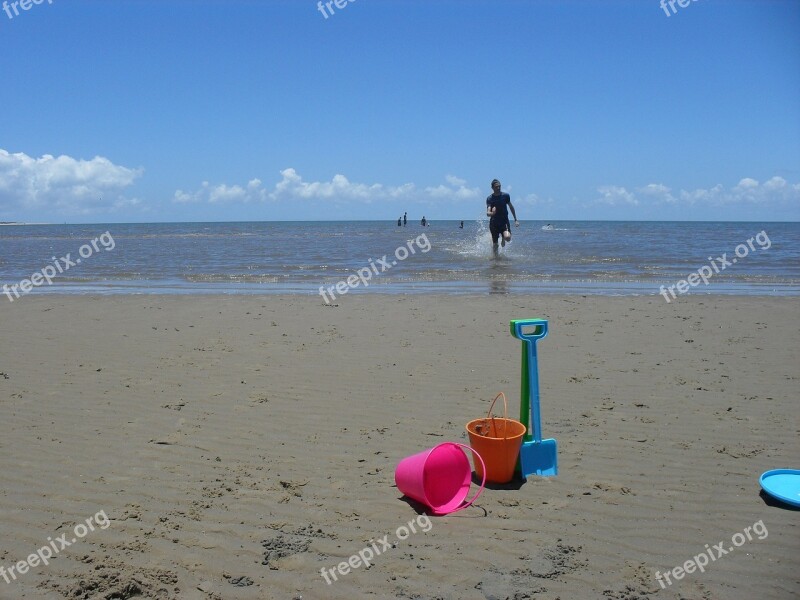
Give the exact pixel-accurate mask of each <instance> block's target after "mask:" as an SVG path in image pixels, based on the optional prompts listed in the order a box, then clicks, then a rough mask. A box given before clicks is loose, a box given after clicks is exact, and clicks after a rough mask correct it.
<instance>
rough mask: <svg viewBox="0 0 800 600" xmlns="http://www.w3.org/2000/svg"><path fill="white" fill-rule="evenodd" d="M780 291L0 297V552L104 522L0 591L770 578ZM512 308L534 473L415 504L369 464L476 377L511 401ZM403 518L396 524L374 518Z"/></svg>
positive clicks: (790, 354) (704, 592) (792, 311)
mask: <svg viewBox="0 0 800 600" xmlns="http://www.w3.org/2000/svg"><path fill="white" fill-rule="evenodd" d="M799 308H800V300H798V299H796V298H758V297H714V296H696V297H682V298H679V299H678V300H676V301H673V302H672V303H670V304H667V303H666V302H665V301H664V300H663V298H661V297H660V296H654V297H637V298H632V297H625V298H611V297H597V296H590V297H581V296H570V297H557V296H545V297H535V296H514V295H510V296H505V295H502V296H482V297H466V296H402V295H398V296H392V295H351V296H347V297H344V298H342V299H341V300H340V301H339V304H338V306H325V305H324V304H323V303H322V302H321V300H320V298H319V297H318V296H263V297H254V296H249V297H248V296H180V297H168V296H119V297H93V296H85V297H68V296H55V295H44V294H42V295H39V296H36V295H35V294H32V295H30V296H27V297H24V298H21V299H19V300H17V301H15V302H13V303H10V302H7V301H5V299H4V300H3V303H2V308H0V327H1V328H2V332H3V350H2V357H1V358H0V372H2V373H3V375H0V414H2V419H0V457H2V481H3V483H2V491H0V567H3V568H5V569H6V572H8V569H9V567H11V566H12V565H15V564H16V563H18V562H19V561H23V560H26V559H27V557H28V556H29V555H30V554H32V553H34V552H36V550H37V549H39V548H41V547H42V546H45V545H46V544H48V538H52V539H53V540H54V542H53V543H54V544H55V543H56V542H55V540H56V538H57V537H59V536H62V535H66V536H67V537H66V538H65V539H67V540H68V541H69V538H70V537H75V535H74V531H75V526H76V524H79V523H85V521H86V519H87V518H89V517H92V516H93V515H98V514H101V513H102V514H104V515H107V516H108V518H109V519H110V525H108V526H107V527H106V528H100V527H95V530H94V531H88V532H87V533H86V535H85V536H84V537H83V539H76V541H75V543H74V544H71V545H70V546H69V547H66V548H64V549H63V550H60V551H59V552H58V553H57V555H56V557H55V558H53V559H51V561H49V564H48V565H43V564H38V565H37V566H34V567H32V568H30V570H29V571H28V572H26V573H25V574H17V572H15V573H14V575H15V576H16V577H17V579H16V580H14V579H13V578H12V580H11V582H10V583H6V582H5V581H4V580H3V579H2V577H0V598H2V599H3V600H12V599H14V600H15V599H18V598H29V599H39V598H42V599H51V598H52V599H61V598H76V599H77V598H90V599H99V598H103V599H107V598H117V599H125V598H163V599H173V598H175V599H178V598H180V599H209V598H212V599H224V600H228V599H232V600H237V599H273V598H274V599H286V600H289V599H292V598H300V597H302V598H303V599H317V598H342V599H347V598H420V599H432V598H447V599H481V598H497V599H501V598H516V599H521V598H544V599H556V598H562V599H564V600H566V599H571V598H601V599H603V598H605V599H635V598H659V599H661V598H666V599H672V598H674V599H677V598H687V599H695V598H696V599H704V600H709V599H717V598H720V599H739V598H741V599H745V598H747V599H752V598H793V597H796V596H797V595H798V594H800V574H798V573H800V568H799V567H800V527H799V526H800V510H791V509H788V508H786V507H783V506H779V505H776V504H775V503H774V502H772V501H771V500H769V498H768V497H766V496H764V495H763V494H761V493H760V488H759V484H758V477H759V475H760V474H761V473H762V472H763V471H765V470H768V469H774V468H800V460H799V458H800V444H799V443H798V428H799V426H800V423H799V420H798V414H799V413H800V409H798V398H797V392H798V377H800V374H799V373H798V364H800V361H799V360H798V358H800V356H799V353H798V345H797V344H798V339H799V338H798V333H799V332H800V310H798V309H799ZM534 317H543V318H547V319H548V320H549V324H550V333H549V335H548V337H547V338H546V339H544V340H542V341H540V342H539V345H538V348H539V369H540V380H541V398H542V400H541V401H542V420H543V430H544V434H545V437H554V438H556V439H557V440H558V458H559V467H560V472H559V474H558V476H557V477H553V478H538V477H532V478H530V479H529V480H528V481H527V482H525V483H524V484H522V483H520V482H517V483H512V484H509V485H502V486H497V485H494V486H492V489H487V490H486V491H485V492H484V493H483V495H482V496H481V497H480V498H479V499H478V501H477V503H476V506H474V507H470V508H468V509H466V510H464V511H462V512H459V513H457V514H455V515H452V516H447V517H430V527H423V524H424V523H427V521H426V520H425V519H424V517H422V516H420V514H419V512H418V510H419V506H418V505H416V504H413V503H409V502H407V501H405V500H403V499H401V494H400V493H399V492H398V490H397V488H396V487H395V485H394V469H395V466H396V465H397V463H398V462H399V461H400V459H402V458H404V457H406V456H408V455H411V454H414V453H416V452H419V451H421V450H424V449H425V448H430V447H432V446H434V445H436V444H438V443H440V442H443V441H448V440H452V441H465V439H466V436H465V430H464V426H465V424H466V423H467V422H468V421H470V420H472V419H475V418H478V417H480V416H481V415H482V414H485V411H486V410H487V409H488V407H489V404H490V402H491V400H492V398H493V397H494V396H495V394H496V393H497V392H499V391H504V392H505V393H506V394H507V395H508V397H509V402H510V412H511V413H512V414H513V415H516V414H517V411H518V407H519V377H520V373H519V370H520V365H519V357H520V342H518V341H517V340H515V339H513V338H512V337H511V336H510V335H509V332H508V323H509V320H510V319H514V318H534ZM473 489H474V488H473ZM95 522H99V521H98V520H95ZM409 522H413V523H415V524H416V525H417V527H416V529H417V531H416V533H410V534H409V535H408V536H407V539H404V540H400V539H398V536H397V535H396V534H397V533H398V528H400V527H401V526H404V525H406V526H407V525H408V523H409ZM758 522H763V526H764V528H763V529H760V528H759V527H758V526H757V527H756V528H755V529H754V528H753V525H754V524H756V523H758ZM106 523H108V522H106ZM423 528H424V529H427V531H423V530H422V529H423ZM748 528H750V529H749V530H748V532H752V535H751V537H752V540H746V538H745V540H746V541H744V542H743V543H742V544H741V545H740V547H737V548H734V549H733V550H732V551H730V552H728V553H727V554H726V555H724V556H720V557H719V558H716V552H715V554H714V556H715V560H714V561H713V562H712V561H709V564H708V566H706V567H705V572H702V573H701V572H697V571H696V572H694V573H691V574H687V575H685V576H684V577H682V578H681V579H679V580H676V579H674V578H673V579H672V580H671V581H672V584H671V585H666V582H664V587H663V588H662V587H661V585H660V584H659V583H658V581H657V580H656V578H655V572H656V571H657V570H658V571H660V572H662V573H663V572H665V571H670V570H672V569H673V568H674V567H677V566H679V565H683V564H684V563H685V562H686V561H688V560H690V559H692V557H693V556H695V555H699V554H701V553H703V552H706V545H708V547H709V548H711V547H712V546H715V545H717V544H718V543H719V542H724V544H723V547H724V548H725V549H726V550H727V548H729V547H732V546H733V545H732V541H731V540H732V539H734V538H735V539H736V540H737V541H741V540H742V539H743V537H744V535H745V533H744V532H745V530H746V529H748ZM758 531H762V532H768V533H767V535H763V536H756V533H757V532H758ZM401 533H404V532H403V530H401ZM737 533H739V534H741V537H736V534H737ZM384 536H388V537H387V538H386V539H387V540H388V541H389V542H390V543H392V544H394V547H392V548H390V549H386V550H383V551H382V552H381V553H380V554H378V555H377V556H375V557H374V561H373V563H374V564H373V565H372V566H371V567H370V568H368V569H366V568H364V567H363V566H360V567H358V568H355V569H353V570H352V571H351V572H350V573H348V574H346V575H341V574H337V581H335V582H333V581H332V582H331V584H330V585H329V584H327V583H326V582H325V579H324V578H323V577H322V576H321V573H320V570H321V569H322V568H335V567H336V565H337V564H338V563H340V562H342V561H347V560H348V558H349V557H350V556H351V555H355V554H357V553H358V552H359V551H361V550H362V549H364V548H366V547H370V546H371V544H373V543H376V544H377V542H374V541H373V540H379V539H381V538H384ZM759 537H763V539H759ZM378 548H379V549H380V548H381V545H380V544H378ZM712 551H713V549H712ZM701 560H702V559H701ZM33 562H36V561H33Z"/></svg>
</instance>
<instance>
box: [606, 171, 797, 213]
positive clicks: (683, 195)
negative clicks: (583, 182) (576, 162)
mask: <svg viewBox="0 0 800 600" xmlns="http://www.w3.org/2000/svg"><path fill="white" fill-rule="evenodd" d="M597 192H598V194H599V195H600V197H599V198H597V199H595V200H594V201H593V202H591V203H590V205H608V206H620V205H630V206H644V205H648V206H658V205H663V204H667V205H673V206H675V207H679V206H705V207H719V206H733V205H747V204H766V203H769V202H772V203H779V204H785V203H800V184H793V185H792V184H789V183H788V182H787V181H786V180H785V179H783V178H782V177H773V178H772V179H770V180H769V181H767V182H766V183H764V184H760V183H759V182H758V181H757V180H755V179H751V178H749V177H745V178H743V179H741V180H740V181H739V183H737V184H736V185H735V186H733V187H731V188H725V186H723V185H722V184H720V183H718V184H717V185H715V186H714V187H711V188H697V189H694V190H681V191H680V192H678V193H677V194H673V193H672V190H671V189H670V188H669V187H667V186H666V185H664V184H661V183H650V184H647V185H645V186H644V187H640V188H637V189H636V190H634V191H632V192H630V191H628V190H627V189H626V188H624V187H618V186H613V185H607V186H601V187H599V188H597Z"/></svg>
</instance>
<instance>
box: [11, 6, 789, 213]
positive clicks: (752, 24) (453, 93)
mask: <svg viewBox="0 0 800 600" xmlns="http://www.w3.org/2000/svg"><path fill="white" fill-rule="evenodd" d="M26 1H27V0H26ZM32 1H33V0H31V3H29V4H27V6H28V10H23V9H22V6H23V5H19V4H17V5H14V4H13V2H10V1H9V0H7V4H6V5H5V6H6V7H7V9H8V11H7V12H6V10H2V9H0V53H2V57H3V59H2V61H0V98H2V111H0V221H28V222H71V223H77V222H85V223H94V222H140V221H229V220H253V221H261V220H323V219H336V220H339V219H367V220H370V219H396V218H397V217H398V216H399V215H401V214H402V213H403V212H404V211H408V213H409V217H410V218H414V219H418V218H419V217H420V216H421V215H422V214H425V215H426V216H427V217H428V218H429V219H432V220H436V219H474V218H476V217H479V216H481V215H482V214H483V203H484V199H485V197H486V195H488V194H489V193H490V192H491V190H490V188H489V182H490V181H491V180H492V179H493V178H495V177H497V178H499V179H500V180H501V181H502V182H503V186H504V189H505V191H508V192H510V194H511V198H512V202H513V203H514V205H515V206H516V208H517V211H518V214H519V216H520V218H522V219H542V220H547V221H557V220H560V219H561V220H563V219H621V220H651V219H656V220H660V219H663V220H754V221H766V220H773V221H787V220H791V221H796V220H800V35H798V32H800V2H797V1H796V0H794V1H778V0H752V1H745V0H693V1H691V2H688V5H687V6H685V7H680V6H679V5H678V4H677V3H673V6H674V11H673V10H670V8H669V6H666V8H664V9H662V8H661V7H660V5H659V3H660V0H596V1H577V0H576V1H569V0H561V1H538V2H537V1H523V0H354V1H351V2H345V1H343V0H339V1H340V4H343V5H344V7H343V8H336V5H335V4H333V5H332V9H333V11H334V12H333V14H330V13H329V12H328V10H327V9H325V13H326V14H327V18H326V17H325V16H323V14H322V12H321V11H319V10H318V5H317V1H316V0H226V1H221V0H220V1H211V0H158V1H156V0H93V1H89V0H37V1H40V2H41V3H40V4H32ZM681 1H684V2H687V1H688V0H681ZM0 6H2V4H0ZM15 11H16V13H17V14H15ZM667 13H669V16H668V15H667ZM9 14H10V15H11V18H9V16H8V15H9Z"/></svg>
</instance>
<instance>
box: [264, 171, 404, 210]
mask: <svg viewBox="0 0 800 600" xmlns="http://www.w3.org/2000/svg"><path fill="white" fill-rule="evenodd" d="M281 177H282V179H281V181H279V182H278V183H277V184H276V185H275V189H274V190H273V191H272V192H271V193H270V194H269V196H270V198H273V199H279V198H295V199H303V200H310V199H335V200H359V201H362V202H367V203H369V202H372V201H373V200H381V199H384V198H402V197H405V196H408V195H409V194H411V193H412V192H413V191H414V184H413V183H406V184H403V185H401V186H396V187H395V186H385V185H383V184H381V183H373V184H371V185H368V184H365V183H353V182H351V181H350V180H348V179H347V177H345V176H344V175H338V174H337V175H334V176H333V179H331V180H330V181H311V182H308V181H303V178H302V177H301V176H300V175H298V174H297V171H295V170H294V169H292V168H289V169H284V170H283V171H281Z"/></svg>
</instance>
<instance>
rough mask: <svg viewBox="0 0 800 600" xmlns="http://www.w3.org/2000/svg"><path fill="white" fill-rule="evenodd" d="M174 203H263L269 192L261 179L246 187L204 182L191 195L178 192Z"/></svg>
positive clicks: (250, 182)
mask: <svg viewBox="0 0 800 600" xmlns="http://www.w3.org/2000/svg"><path fill="white" fill-rule="evenodd" d="M172 199H173V201H174V202H178V203H189V202H207V203H209V204H217V203H225V202H242V203H246V202H263V201H264V200H266V199H267V190H265V189H264V188H263V187H262V186H261V180H260V179H251V180H250V181H248V182H247V185H246V186H245V187H242V186H240V185H230V186H229V185H225V184H224V183H222V184H219V185H211V184H210V183H209V182H207V181H204V182H203V184H202V185H201V186H200V189H199V190H197V191H196V192H192V193H191V194H190V193H188V192H184V191H183V190H177V191H176V192H175V194H174V195H173V198H172Z"/></svg>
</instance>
